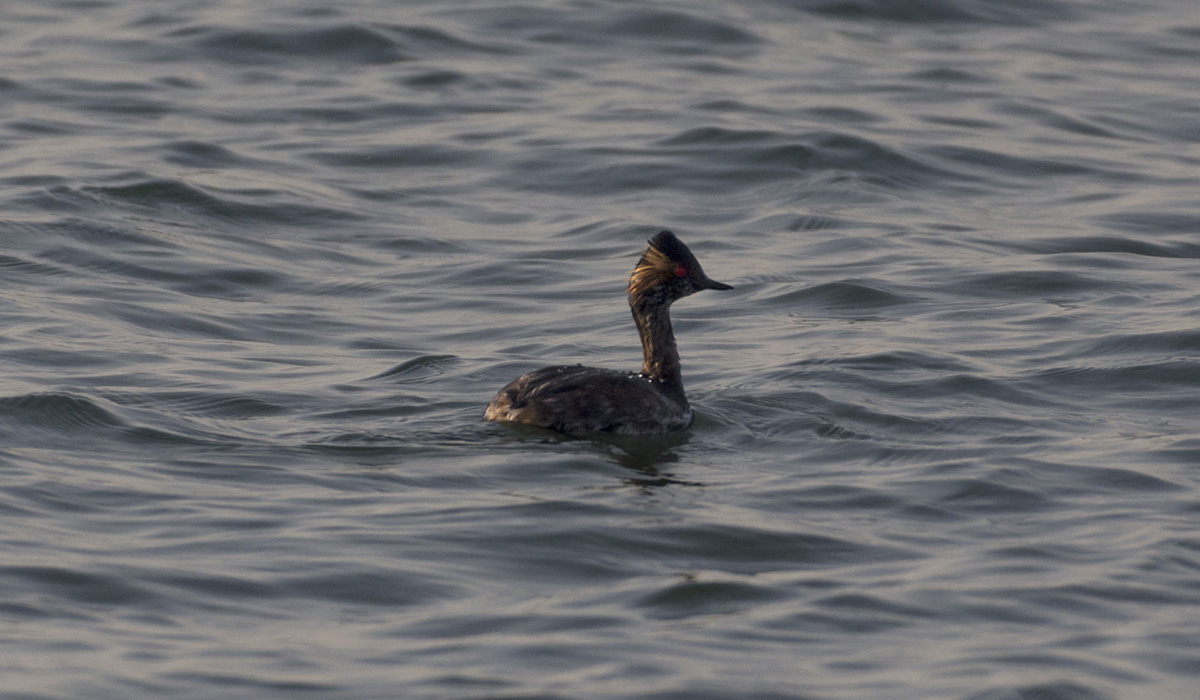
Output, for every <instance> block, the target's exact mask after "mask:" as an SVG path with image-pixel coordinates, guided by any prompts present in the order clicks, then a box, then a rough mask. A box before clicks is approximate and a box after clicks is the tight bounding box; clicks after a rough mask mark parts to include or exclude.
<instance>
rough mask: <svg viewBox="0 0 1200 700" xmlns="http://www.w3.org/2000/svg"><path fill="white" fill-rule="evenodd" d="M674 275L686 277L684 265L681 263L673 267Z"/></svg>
mask: <svg viewBox="0 0 1200 700" xmlns="http://www.w3.org/2000/svg"><path fill="white" fill-rule="evenodd" d="M675 276H676V277H687V268H686V267H684V266H683V265H680V266H679V267H676V268H675Z"/></svg>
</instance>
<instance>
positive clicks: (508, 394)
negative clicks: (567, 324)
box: [484, 231, 732, 434]
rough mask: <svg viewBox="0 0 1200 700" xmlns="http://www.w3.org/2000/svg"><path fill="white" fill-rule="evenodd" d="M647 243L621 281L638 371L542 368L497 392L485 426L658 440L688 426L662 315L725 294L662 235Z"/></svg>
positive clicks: (667, 235)
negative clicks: (703, 295)
mask: <svg viewBox="0 0 1200 700" xmlns="http://www.w3.org/2000/svg"><path fill="white" fill-rule="evenodd" d="M649 244H650V245H649V247H648V248H647V249H646V252H645V253H644V254H643V255H642V257H641V259H640V260H639V261H638V264H637V266H636V267H635V268H634V270H633V274H632V275H631V276H630V279H629V306H630V309H631V311H632V312H633V318H634V322H635V323H636V324H637V328H638V334H639V335H640V336H641V339H642V354H643V357H644V362H643V364H642V371H641V372H640V373H633V372H620V371H617V370H611V369H599V368H595V367H584V366H583V365H563V366H552V367H544V368H542V369H539V370H536V371H533V372H529V373H527V374H523V375H521V376H520V377H518V378H517V379H515V380H513V381H512V382H510V383H509V384H508V385H507V386H505V387H504V388H503V389H501V390H500V392H499V393H497V394H496V397H495V398H494V399H492V401H491V403H490V404H488V407H487V410H486V411H485V412H484V418H485V419H486V420H490V421H500V422H513V423H525V424H529V425H536V426H540V427H543V428H549V429H551V430H556V431H558V432H562V433H575V434H583V433H663V432H669V431H672V430H681V429H683V428H686V427H687V426H688V425H690V424H691V422H692V409H691V406H690V405H689V404H688V400H687V396H686V395H685V394H684V391H683V377H682V374H681V372H680V365H679V352H678V350H677V349H676V346H675V335H674V333H673V331H672V329H671V318H670V314H669V309H670V306H671V303H672V302H674V301H675V300H676V299H680V298H682V297H685V296H687V295H689V294H694V293H695V292H697V291H700V290H702V289H732V287H730V286H729V285H727V284H722V283H720V282H715V281H713V280H711V279H709V278H708V277H707V276H706V275H705V274H704V270H703V269H702V268H701V267H700V263H699V262H698V261H697V260H696V258H695V256H693V255H692V252H691V251H690V250H688V248H687V246H685V245H684V244H683V242H682V241H680V240H679V239H678V238H677V237H676V236H675V234H673V233H671V232H670V231H663V232H661V233H659V234H658V235H657V236H655V237H654V238H652V239H651V240H650V241H649Z"/></svg>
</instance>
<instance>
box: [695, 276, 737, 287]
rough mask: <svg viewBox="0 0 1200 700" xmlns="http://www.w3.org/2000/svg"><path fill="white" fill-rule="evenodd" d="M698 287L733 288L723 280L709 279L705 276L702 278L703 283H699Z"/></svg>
mask: <svg viewBox="0 0 1200 700" xmlns="http://www.w3.org/2000/svg"><path fill="white" fill-rule="evenodd" d="M700 288H701V289H733V287H732V286H730V285H728V284H725V283H724V282H718V281H716V280H710V279H709V278H707V277H705V278H704V284H703V285H701V286H700Z"/></svg>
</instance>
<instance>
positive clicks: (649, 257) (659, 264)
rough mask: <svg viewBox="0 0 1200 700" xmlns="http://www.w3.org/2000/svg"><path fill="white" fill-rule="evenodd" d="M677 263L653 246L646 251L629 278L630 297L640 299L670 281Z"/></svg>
mask: <svg viewBox="0 0 1200 700" xmlns="http://www.w3.org/2000/svg"><path fill="white" fill-rule="evenodd" d="M674 269H675V262H674V261H673V260H671V259H670V258H668V257H667V256H666V255H664V254H663V253H662V252H660V251H659V250H658V249H657V248H654V247H653V246H651V247H649V248H647V249H646V252H645V253H644V254H643V255H642V259H641V260H639V261H638V264H637V267H635V268H633V274H631V275H630V276H629V296H631V297H638V296H641V295H642V294H645V293H646V290H648V289H650V288H651V287H653V286H655V285H658V284H661V283H662V282H663V281H665V280H667V279H670V277H671V276H672V274H673V270H674Z"/></svg>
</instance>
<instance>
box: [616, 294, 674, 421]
mask: <svg viewBox="0 0 1200 700" xmlns="http://www.w3.org/2000/svg"><path fill="white" fill-rule="evenodd" d="M648 296H649V295H648ZM629 306H630V308H631V309H632V311H633V320H634V323H636V324H637V329H638V335H640V336H641V338H642V357H643V358H644V359H643V362H642V375H643V376H645V377H646V378H647V379H650V380H651V381H653V382H656V383H657V384H658V385H659V386H661V387H662V389H663V391H664V392H665V393H666V395H667V396H668V397H669V398H671V399H672V400H674V401H675V402H677V403H679V404H680V405H682V406H687V397H686V396H685V395H684V393H683V374H682V372H681V371H680V367H679V350H678V349H677V348H676V346H675V333H674V331H673V330H672V329H671V314H670V309H671V304H670V302H669V301H665V300H659V299H655V298H646V297H643V298H642V299H639V300H636V301H633V302H631V303H630V305H629Z"/></svg>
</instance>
